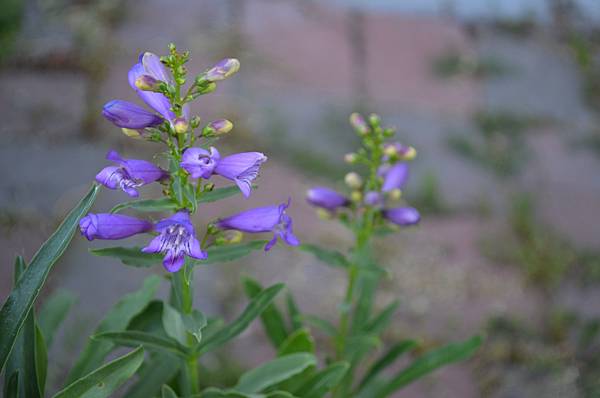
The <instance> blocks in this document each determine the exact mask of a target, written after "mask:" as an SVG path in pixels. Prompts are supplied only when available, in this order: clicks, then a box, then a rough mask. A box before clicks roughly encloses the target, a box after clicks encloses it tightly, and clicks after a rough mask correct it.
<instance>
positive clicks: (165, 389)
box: [160, 384, 177, 398]
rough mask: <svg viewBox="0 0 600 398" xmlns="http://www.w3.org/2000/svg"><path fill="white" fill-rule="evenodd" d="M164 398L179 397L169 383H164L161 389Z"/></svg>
mask: <svg viewBox="0 0 600 398" xmlns="http://www.w3.org/2000/svg"><path fill="white" fill-rule="evenodd" d="M160 391H161V396H162V398H177V394H175V391H173V389H172V388H171V387H169V386H168V385H166V384H164V385H163V386H162V388H161V389H160Z"/></svg>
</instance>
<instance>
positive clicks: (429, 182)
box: [407, 171, 450, 215]
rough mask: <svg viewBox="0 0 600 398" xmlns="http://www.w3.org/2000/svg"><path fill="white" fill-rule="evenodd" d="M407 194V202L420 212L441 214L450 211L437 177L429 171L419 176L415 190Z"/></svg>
mask: <svg viewBox="0 0 600 398" xmlns="http://www.w3.org/2000/svg"><path fill="white" fill-rule="evenodd" d="M407 196H408V201H409V203H411V204H412V205H413V206H415V207H416V208H417V209H419V212H420V213H421V214H433V215H441V214H446V213H448V212H449V211H450V208H449V207H448V205H447V203H446V201H445V200H444V198H443V196H442V191H441V189H440V186H439V181H438V178H437V176H436V175H435V173H433V172H431V171H429V172H427V173H425V174H424V175H423V176H422V177H421V179H420V185H419V186H418V188H417V190H416V191H415V192H414V193H412V194H410V193H409V194H408V195H407Z"/></svg>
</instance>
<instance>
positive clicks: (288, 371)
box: [234, 352, 317, 393]
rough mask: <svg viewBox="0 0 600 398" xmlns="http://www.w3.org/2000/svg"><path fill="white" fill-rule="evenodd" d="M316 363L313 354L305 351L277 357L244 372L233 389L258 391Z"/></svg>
mask: <svg viewBox="0 0 600 398" xmlns="http://www.w3.org/2000/svg"><path fill="white" fill-rule="evenodd" d="M316 364H317V359H316V358H315V356H314V355H312V354H309V353H306V352H301V353H296V354H290V355H286V356H283V357H279V358H276V359H273V360H272V361H269V362H267V363H265V364H263V365H261V366H259V367H257V368H254V369H252V370H250V371H248V372H246V373H244V374H243V375H242V376H241V377H240V380H239V382H238V384H237V385H236V386H235V387H234V390H236V391H241V392H245V393H258V392H261V391H264V390H265V389H267V388H269V387H271V386H273V385H275V384H278V383H281V382H282V381H285V380H288V379H289V378H291V377H293V376H295V375H297V374H300V373H301V372H303V371H304V370H305V369H307V368H308V367H310V366H316Z"/></svg>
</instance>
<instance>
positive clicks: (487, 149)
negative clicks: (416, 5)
mask: <svg viewBox="0 0 600 398" xmlns="http://www.w3.org/2000/svg"><path fill="white" fill-rule="evenodd" d="M540 123H541V121H540V120H539V119H537V118H534V117H530V116H524V115H516V114H514V113H510V112H478V113H477V114H475V116H474V117H473V124H474V125H475V130H474V132H473V133H472V134H466V133H465V134H454V135H451V136H450V137H449V138H448V140H447V144H448V146H449V148H450V149H451V150H453V151H454V152H455V153H457V154H458V155H460V156H462V157H463V158H465V159H468V160H470V161H471V162H474V163H475V164H477V165H479V166H480V167H483V168H484V169H486V170H489V171H491V172H493V173H494V174H495V175H496V176H499V177H510V176H514V175H516V174H518V172H520V171H521V169H522V168H523V166H524V164H525V162H526V160H527V158H528V154H529V153H528V152H529V150H528V147H527V143H526V140H525V133H526V132H527V131H528V129H530V128H532V127H535V126H537V125H539V124H540Z"/></svg>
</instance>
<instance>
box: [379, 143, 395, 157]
mask: <svg viewBox="0 0 600 398" xmlns="http://www.w3.org/2000/svg"><path fill="white" fill-rule="evenodd" d="M383 153H384V154H385V155H387V156H389V157H394V156H396V155H397V154H398V150H397V149H396V147H395V146H394V145H386V146H385V148H383Z"/></svg>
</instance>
